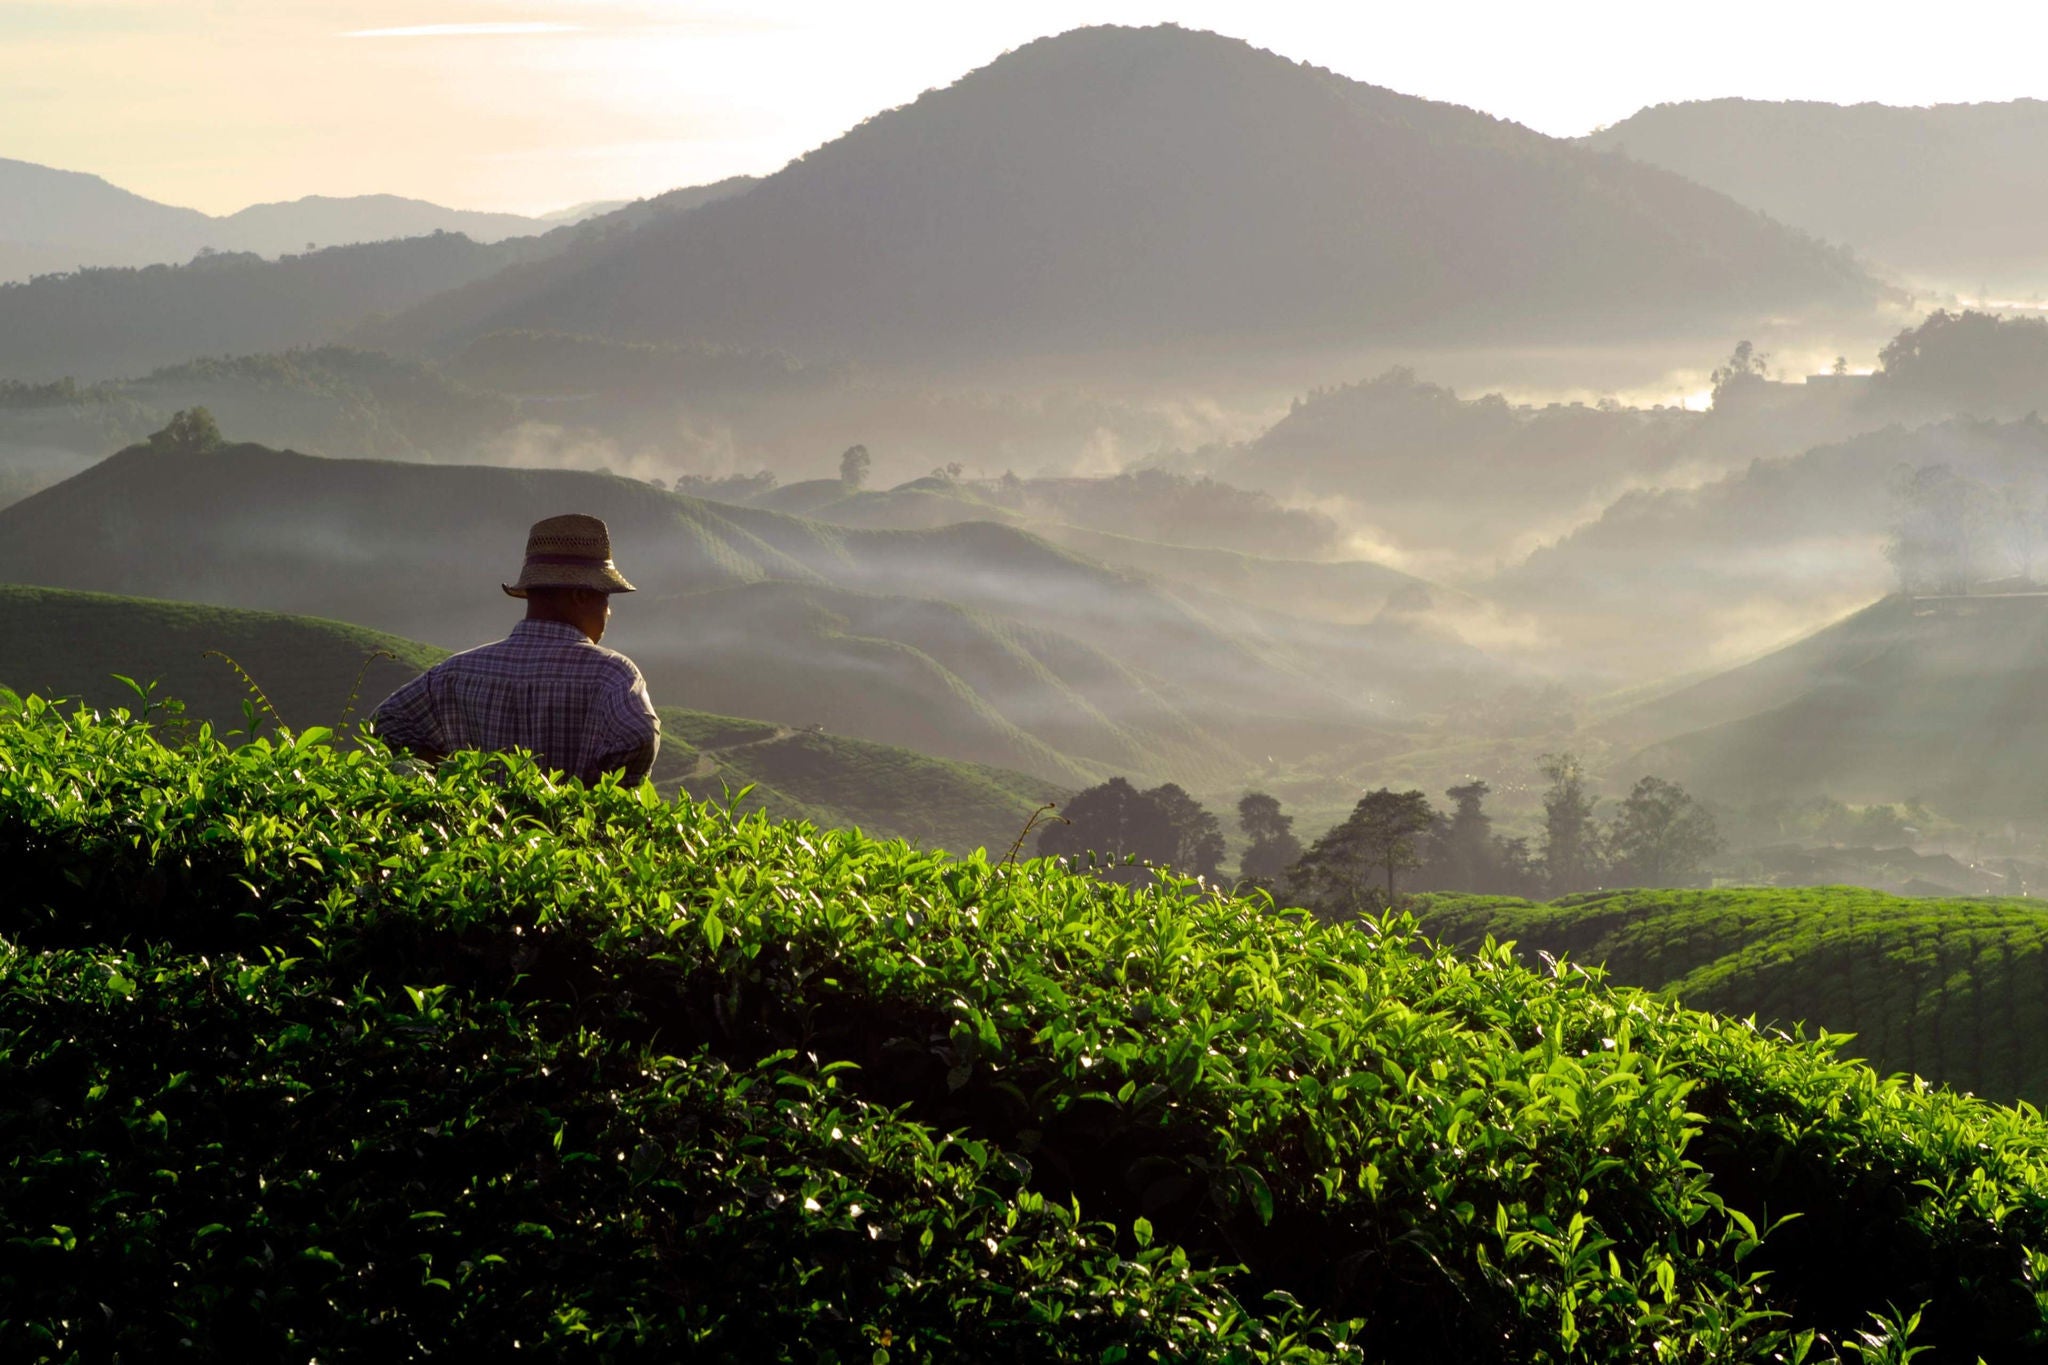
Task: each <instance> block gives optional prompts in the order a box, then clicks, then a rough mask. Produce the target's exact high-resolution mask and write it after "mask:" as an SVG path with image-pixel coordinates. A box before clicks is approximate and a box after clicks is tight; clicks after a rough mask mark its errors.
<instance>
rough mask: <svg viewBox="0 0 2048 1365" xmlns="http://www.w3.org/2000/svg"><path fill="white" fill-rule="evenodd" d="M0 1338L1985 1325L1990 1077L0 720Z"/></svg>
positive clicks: (2020, 1348) (844, 1352) (99, 1354)
mask: <svg viewBox="0 0 2048 1365" xmlns="http://www.w3.org/2000/svg"><path fill="white" fill-rule="evenodd" d="M0 866H4V867H5V869H6V876H5V877H4V878H0V944H4V946H0V1191H4V1194H0V1358H7V1359H53V1360H97V1359H108V1358H113V1357H115V1356H117V1355H118V1356H119V1357H121V1358H124V1359H155V1358H158V1357H165V1358H172V1357H185V1358H194V1359H262V1360H306V1361H310V1360H313V1359H335V1358H354V1359H374V1360H385V1359H412V1358H424V1357H429V1356H432V1355H435V1354H437V1353H440V1354H447V1353H453V1352H457V1351H459V1352H460V1353H461V1354H462V1355H463V1356H464V1357H468V1356H473V1355H479V1354H484V1353H488V1352H494V1351H496V1352H527V1353H535V1354H540V1355H545V1356H548V1357H551V1358H577V1359H591V1360H638V1359H657V1358H658V1359H679V1358H681V1359H692V1360H696V1359H703V1360H720V1359H729V1360H747V1361H753V1360H804V1361H813V1360H841V1361H851V1360H860V1361H867V1362H885V1361H908V1360H975V1361H982V1360H989V1361H1002V1360H1018V1361H1025V1360H1029V1361H1047V1360H1088V1361H1117V1360H1147V1359H1152V1360H1219V1361H1222V1360H1232V1361H1235V1360H1243V1361H1257V1360H1297V1361H1322V1360H1375V1361H1377V1360H1392V1361H1438V1360H1481V1361H1483V1360H1503V1361H1505V1360H1515V1361H1524V1360H1556V1361H1563V1360H1611V1361H1624V1360H1627V1361H1635V1360H1669V1361H1687V1360H1692V1361H1710V1360H1711V1361H1722V1360H1759V1361H1764V1360H1771V1361H1797V1360H1825V1359H1830V1358H1844V1357H1847V1356H1855V1357H1861V1358H1870V1359H1901V1358H1903V1354H1904V1352H1905V1351H1906V1350H1908V1349H1910V1348H1909V1346H1908V1345H1907V1343H1906V1341H1905V1340H1904V1338H1905V1336H1906V1334H1907V1332H1908V1329H1909V1327H1914V1318H1915V1317H1916V1315H1917V1318H1918V1322H1917V1327H1916V1328H1915V1331H1914V1335H1913V1337H1912V1343H1913V1344H1914V1345H1928V1344H1931V1345H1934V1346H1937V1347H1938V1348H1939V1349H1940V1350H1941V1355H1942V1358H1943V1359H1948V1358H1955V1359H1961V1360H1969V1359H1972V1358H1975V1357H1976V1356H1982V1357H1983V1358H1985V1359H1987V1360H1994V1361H1996V1360H2011V1359H2023V1358H2033V1357H2034V1356H2036V1355H2038V1354H2039V1353H2040V1352H2041V1350H2042V1344H2043V1342H2044V1340H2048V1333H2044V1313H2048V1309H2044V1301H2043V1299H2042V1297H2041V1292H2040V1290H2041V1286H2040V1277H2041V1276H2042V1274H2043V1272H2044V1271H2048V1257H2044V1255H2043V1249H2044V1248H2048V1227H2044V1222H2048V1126H2044V1125H2043V1124H2042V1123H2041V1121H2040V1120H2039V1118H2038V1116H2036V1115H2035V1114H2034V1113H2032V1112H2031V1111H2028V1110H2017V1111H2016V1110H2009V1109H2000V1108H1996V1107H1993V1106H1990V1105H1987V1104H1983V1103H1981V1102H1978V1101H1973V1100H1969V1099H1966V1098H1963V1097H1959V1096H1956V1095H1953V1094H1949V1093H1947V1092H1943V1091H1936V1090H1929V1089H1927V1088H1925V1087H1920V1086H1909V1085H1905V1084H1901V1083H1898V1082H1895V1081H1885V1080H1880V1079H1879V1078H1878V1077H1877V1076H1875V1075H1874V1074H1873V1073H1871V1072H1870V1071H1869V1070H1867V1069H1866V1068H1863V1067H1861V1066H1857V1065H1853V1064H1849V1063H1845V1062H1842V1061H1840V1060H1839V1059H1837V1058H1836V1057H1835V1056H1834V1055H1833V1053H1832V1052H1831V1050H1830V1048H1829V1046H1828V1045H1827V1044H1826V1043H1825V1041H1818V1042H1796V1041H1788V1040H1786V1039H1783V1038H1779V1037H1773V1036H1770V1035H1768V1034H1766V1033H1764V1032H1761V1031H1759V1030H1758V1029H1757V1028H1756V1027H1755V1026H1754V1025H1752V1024H1747V1023H1743V1022H1738V1021H1733V1020H1726V1019H1717V1018H1714V1017H1712V1016H1708V1015H1702V1014H1697V1013H1693V1012H1690V1011H1687V1010H1685V1009H1682V1008H1680V1007H1678V1006H1676V1005H1673V1004H1670V1003H1667V1002H1665V1001H1662V1000H1659V999H1657V998H1655V997H1652V996H1648V995H1644V994H1641V993H1638V992H1634V991H1627V990H1615V989H1609V988H1607V987H1606V986H1604V985H1603V984H1602V983H1600V982H1599V981H1598V980H1596V979H1594V978H1592V977H1589V976H1587V975H1585V974H1582V973H1577V972H1567V973H1564V974H1560V975H1557V976H1554V977H1553V976H1548V975H1539V974H1537V973H1533V972H1530V971H1528V970H1525V969H1524V968H1522V967H1520V966H1518V965H1516V963H1515V962H1514V960H1513V958H1512V957H1511V955H1510V954H1508V953H1507V952H1505V951H1503V950H1502V949H1499V948H1497V947H1494V946H1491V945H1484V946H1482V947H1481V948H1480V949H1479V950H1478V951H1476V952H1473V953H1470V954H1467V953H1460V952H1455V951H1452V950H1449V949H1445V948H1441V947H1438V946H1436V945H1434V944H1432V943H1430V942H1428V941H1426V940H1424V939H1423V938H1421V937H1420V936H1419V935H1417V934H1416V932H1415V931H1414V926H1413V924H1412V923H1411V922H1409V921H1406V920H1403V919H1399V918H1390V919H1387V920H1384V921H1381V922H1378V923H1370V924H1364V925H1360V926H1356V927H1331V926H1325V925H1319V924H1317V923H1315V922H1313V921H1312V920H1310V919H1309V918H1307V917H1305V916H1303V915H1300V914H1291V913H1275V912H1273V911H1272V910H1271V909H1270V908H1269V907H1266V906H1264V905H1262V904H1259V903H1254V902H1250V901H1243V900H1232V899H1226V898H1219V897H1216V896H1213V895H1210V894H1208V893H1206V892H1204V891H1203V890H1202V889H1201V888H1199V887H1196V886H1192V885H1181V886H1168V887H1164V888H1151V889H1142V890H1134V889H1131V888H1126V887H1121V886H1115V885H1111V884H1108V883H1104V882H1100V881H1096V880H1093V879H1090V878H1087V877H1083V876H1079V875H1073V874H1070V873H1068V872H1066V871H1064V870H1062V869H1060V868H1059V867H1057V866H1053V865H1048V864H1044V863H1031V864H1025V865H1022V866H1011V867H1003V866H998V865H993V864H991V863H990V862H989V861H988V860H987V859H985V858H983V857H979V856H976V857H970V858H966V859H957V860H956V859H951V858H948V857H945V856H943V855H935V854H928V853H923V852H919V851H916V850H914V849H912V848H910V847H908V846H906V845H904V844H901V843H877V842H874V841H871V840H867V839H864V838H861V837H859V836H858V835H855V834H852V833H850V832H845V831H823V830H819V829H816V828H813V827H811V826H808V825H804V824H776V823H772V822H770V821H768V820H766V819H764V818H761V817H758V816H755V817H738V816H735V815H734V814H733V813H732V812H730V811H729V810H726V809H722V808H720V807H718V806H714V805H704V804H697V803H693V802H689V801H679V802H676V803H674V804H670V803H668V802H666V801H663V800H662V799H661V798H660V797H658V796H657V795H656V794H655V792H654V791H653V789H652V788H651V787H642V788H640V789H638V790H624V789H621V788H619V787H617V786H616V785H613V784H611V783H609V782H607V783H605V784H601V785H600V786H598V787H596V788H594V789H591V790H587V791H586V790H584V789H583V788H581V787H579V786H576V785H574V784H569V785H558V784H557V783H555V782H554V781H552V780H550V779H549V778H548V777H547V776H546V775H545V774H543V773H541V772H539V771H537V770H535V769H534V768H533V767H532V766H531V764H529V763H527V762H525V761H523V760H517V759H509V758H501V757H486V756H468V757H464V758H460V759H458V760H456V761H453V762H451V763H449V764H445V765H443V766H442V767H441V768H440V769H439V770H438V771H437V772H432V773H415V772H411V771H408V770H407V767H406V765H394V764H392V763H391V762H390V761H389V760H387V759H385V758H383V757H382V756H380V755H378V754H376V753H373V752H370V751H368V750H364V749H360V748H353V747H348V746H342V745H337V744H335V743H333V742H332V737H331V736H328V735H326V734H324V733H323V732H319V731H308V732H305V733H304V734H301V735H298V736H296V737H291V738H280V739H279V740H277V741H275V742H269V741H258V742H255V743H247V744H241V745H239V746H230V745H227V744H223V743H221V742H219V741H217V740H215V739H213V738H212V737H211V736H203V737H202V738H200V739H199V740H198V741H196V742H194V743H191V744H189V745H186V746H183V747H181V748H178V749H170V748H165V747H163V746H162V745H160V744H159V743H158V742H157V740H156V739H155V738H154V737H153V736H152V734H151V733H150V730H149V728H148V727H147V725H145V724H142V723H139V722H136V721H134V720H132V719H130V718H127V717H125V716H121V715H118V714H117V715H115V716H113V717H111V718H107V719H101V718H99V717H96V716H93V715H91V714H76V715H69V716H65V715H59V714H57V713H55V712H53V711H51V710H50V709H49V708H47V707H45V706H43V705H42V704H41V703H39V702H37V701H35V700H33V699H30V700H29V701H27V702H24V703H22V704H21V705H20V706H19V707H18V708H16V713H15V716H14V718H13V719H12V720H11V721H0Z"/></svg>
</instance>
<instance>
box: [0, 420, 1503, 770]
mask: <svg viewBox="0 0 2048 1365" xmlns="http://www.w3.org/2000/svg"><path fill="white" fill-rule="evenodd" d="M564 507H576V508H580V509H582V510H586V511H589V512H592V513H594V514H596V515H599V516H602V517H604V518H605V519H606V520H607V521H608V522H609V523H610V525H611V527H612V532H613V535H614V537H615V538H616V542H617V544H618V545H619V546H620V558H621V562H622V564H624V565H625V566H626V569H627V572H628V573H630V574H631V575H632V576H633V577H634V578H635V579H636V581H638V582H640V583H641V585H642V586H643V588H645V589H647V590H648V591H646V592H645V593H644V595H642V596H640V597H638V598H634V599H628V600H626V601H625V602H622V603H621V604H620V610H619V620H618V625H617V626H616V628H615V629H616V632H617V643H618V644H619V647H620V648H622V649H626V650H627V651H628V652H629V653H632V654H634V655H635V657H637V658H640V659H642V661H643V663H645V664H646V665H647V667H648V672H649V676H650V679H651V680H652V681H654V682H655V683H656V685H657V693H658V695H661V696H662V697H663V699H665V700H669V699H673V700H683V699H685V698H689V699H692V700H694V701H695V702H696V704H699V705H702V706H704V707H705V708H706V709H712V710H723V711H733V712H739V713H743V714H754V715H762V716H765V717H767V718H770V719H774V720H776V721H779V722H781V723H784V724H789V725H792V726H802V725H808V724H811V723H814V722H821V723H826V724H828V725H829V726H830V727H831V728H832V729H834V730H835V731H847V732H851V733H856V734H861V735H863V736H864V737H867V738H871V739H876V740H884V741H888V742H895V743H908V744H910V745H912V746H913V747H921V748H925V749H927V751H929V752H932V753H935V754H938V755H940V756H944V757H951V758H959V759H967V760H978V761H989V762H998V763H1000V764H1002V765H1003V766H1008V767H1014V768H1021V769H1023V770H1026V771H1030V772H1033V773H1036V774H1039V775H1041V776H1043V777H1045V778H1048V779H1050V780H1055V781H1059V782H1062V783H1066V784H1070V785H1082V783H1083V779H1085V778H1086V777H1087V776H1088V775H1089V774H1090V773H1091V772H1097V771H1100V765H1103V764H1110V765H1115V766H1116V767H1118V768H1122V769H1125V770H1128V771H1135V772H1145V771H1147V770H1148V768H1149V771H1151V772H1154V773H1164V774H1167V775H1172V774H1181V775H1184V776H1185V777H1186V778H1188V779H1190V780H1195V779H1202V780H1215V781H1227V780H1230V778H1229V775H1231V774H1235V773H1238V772H1241V771H1243V770H1244V767H1245V765H1246V764H1247V762H1248V759H1249V756H1251V755H1266V754H1278V755H1283V756H1290V755H1291V756H1299V755H1310V754H1314V753H1317V752H1321V751H1322V750H1324V749H1325V748H1328V747H1330V746H1332V745H1333V744H1339V743H1342V742H1344V741H1345V740H1346V739H1349V738H1353V737H1355V736H1356V735H1357V733H1358V731H1359V729H1360V728H1361V727H1364V726H1366V725H1368V724H1384V723H1388V722H1389V721H1390V720H1393V721H1398V719H1399V718H1401V717H1403V716H1405V715H1407V714H1410V713H1411V712H1413V711H1414V710H1415V709H1416V708H1419V707H1427V706H1432V705H1437V704H1441V703H1442V701H1443V699H1444V698H1446V697H1448V696H1452V695H1455V693H1456V691H1457V688H1458V686H1459V685H1460V684H1459V682H1458V678H1459V677H1460V675H1461V674H1465V673H1469V674H1470V675H1471V677H1472V678H1474V679H1481V680H1483V679H1485V678H1487V677H1488V676H1490V675H1491V674H1493V673H1495V672H1497V669H1496V668H1495V666H1493V665H1492V664H1491V663H1490V661H1488V660H1486V659H1485V658H1484V656H1481V655H1478V654H1476V652H1473V651H1471V650H1470V649H1469V647H1466V646H1462V645H1461V644H1459V643H1457V642H1456V641H1454V640H1442V641H1436V640H1434V639H1433V637H1429V636H1428V632H1426V631H1423V632H1418V631H1417V630H1416V629H1415V626H1414V623H1413V622H1412V621H1410V620H1408V619H1405V618H1404V617H1402V616H1401V614H1400V613H1398V612H1397V613H1394V614H1393V615H1392V616H1390V617H1389V619H1387V620H1384V621H1381V620H1378V619H1376V620H1375V621H1374V622H1373V623H1370V624H1366V625H1343V624H1338V623H1331V622H1314V621H1304V620H1300V619H1298V618H1293V617H1288V616H1284V615H1281V614H1279V613H1274V612H1263V611H1258V610H1256V609H1254V608H1251V607H1248V606H1244V605H1242V604H1238V603H1233V602H1229V601H1227V600H1207V599H1204V598H1202V597H1200V596H1199V595H1197V594H1192V593H1187V592H1177V591H1170V590H1167V589H1166V588H1164V587H1162V586H1161V585H1158V584H1155V583H1154V582H1152V581H1151V580H1149V579H1146V578H1144V577H1140V576H1137V575H1133V574H1128V573H1122V572H1118V571H1116V570H1113V569H1110V568H1108V567H1106V566H1104V565H1101V564H1097V563H1094V562H1092V561H1090V560H1087V559H1085V558H1082V557H1080V556H1077V555H1075V554H1073V553H1071V552H1068V551H1065V550H1061V549H1059V548H1057V547H1055V546H1053V545H1051V544H1048V543H1047V542H1045V541H1043V540H1040V539H1038V538H1036V537H1034V536H1032V535H1030V534H1028V533H1026V532H1024V531H1020V530H1017V529H1014V528H1010V527H1003V526H997V525H994V524H991V523H987V522H976V523H967V524H963V525H957V526H947V527H940V528H936V529H933V530H929V531H863V530H854V529H848V528H843V527H835V526H830V525H827V524H825V523H821V522H816V521H807V520H803V519H800V518H795V517H790V516H786V515H782V514H779V513H774V512H769V511H765V510H760V509H753V508H743V507H734V506H729V505H724V504H717V503H709V502H704V501H701V500H699V499H695V498H689V497H684V496H681V495H678V494H674V493H669V492H664V491H662V490H659V489H657V488H654V487H650V486H649V485H647V484H645V483H641V482H637V481H634V480H630V479H623V478H618V477H614V476H608V475H599V474H589V473H582V472H577V471H566V470H537V469H524V470H518V469H495V468H488V467H481V466H453V465H422V464H403V463H379V462H369V461H351V460H323V459H317V458H313V457H308V456H303V455H295V454H291V453H288V452H279V451H273V450H267V449H264V448H262V447H257V446H235V447H227V448H224V449H219V450H214V451H207V452H184V453H178V452H172V451H159V450H153V449H151V448H149V447H146V446H144V447H136V448H132V449H130V450H127V451H124V452H122V453H120V454H117V455H115V456H113V457H110V458H109V459H107V460H105V461H103V462H102V463H100V464H98V465H96V466H94V467H93V468H91V469H89V470H87V471H85V472H84V473H82V474H79V475H78V476H76V477H74V478H72V479H70V480H67V481H66V482H64V483H62V484H59V485H58V486H56V487H54V488H50V489H46V490H44V491H43V492H41V493H38V494H36V495H35V496H33V497H30V498H28V499H26V500H24V501H22V502H19V503H16V504H15V505H13V506H12V507H9V508H7V509H5V510H4V511H0V581H4V580H13V581H16V582H22V583H37V584H43V585H47V586H55V587H70V588H78V589H86V590H97V591H108V592H120V593H149V594H153V595H158V596H169V597H177V598H183V599H188V600H194V601H204V602H213V603H219V604H223V605H236V606H247V607H255V608H263V609H270V610H284V611H292V612H299V613H307V614H314V615H321V616H330V617H335V618H338V619H343V620H351V621H357V622H361V623H363V624H365V625H369V626H372V627H374V628H377V629H383V630H389V631H392V632H394V633H397V634H402V635H406V636H409V637H411V638H415V639H422V640H428V641H432V642H434V643H436V644H439V645H442V646H444V647H449V648H458V647H466V646H468V645H470V644H474V643H477V642H479V641H481V640H484V639H489V638H493V637H495V636H496V635H497V634H499V633H501V632H502V630H503V628H504V625H505V622H506V619H507V616H508V614H509V609H508V604H507V603H506V601H505V600H504V598H503V596H502V594H500V593H499V591H498V588H497V584H498V583H499V582H501V581H504V580H505V579H507V578H509V576H510V574H511V573H512V571H513V569H514V568H515V567H516V564H517V558H518V547H519V545H520V544H521V543H522V541H523V539H524V536H525V532H526V527H527V526H528V524H529V523H531V522H532V521H533V520H535V519H536V518H538V517H540V516H543V515H546V514H548V513H550V512H556V511H560V510H561V509H562V508H564ZM454 508H460V509H461V515H460V516H459V517H458V516H451V515H450V509H454ZM1424 644H1430V645H1431V647H1430V648H1424V647H1422V646H1423V645H1424ZM664 687H666V691H665V692H664V691H663V688H664ZM771 696H772V697H774V698H776V699H777V700H776V705H775V707H774V708H773V709H770V708H769V707H768V706H767V705H766V704H765V702H764V700H763V699H764V698H767V697H771ZM977 718H978V719H977ZM970 722H972V723H970ZM863 725H872V726H874V727H877V728H869V729H863V728H861V727H862V726H863ZM945 744H953V745H956V746H959V747H951V748H947V747H940V746H941V745H945Z"/></svg>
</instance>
